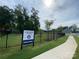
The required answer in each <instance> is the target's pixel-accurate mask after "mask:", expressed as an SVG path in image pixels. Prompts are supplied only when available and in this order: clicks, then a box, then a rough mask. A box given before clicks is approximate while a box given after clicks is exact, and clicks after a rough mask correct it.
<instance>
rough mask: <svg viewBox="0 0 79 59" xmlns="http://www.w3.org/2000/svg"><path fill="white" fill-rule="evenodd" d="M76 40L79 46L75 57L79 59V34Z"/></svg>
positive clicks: (74, 58)
mask: <svg viewBox="0 0 79 59" xmlns="http://www.w3.org/2000/svg"><path fill="white" fill-rule="evenodd" d="M75 40H76V42H77V44H78V46H77V49H76V52H75V55H74V57H73V59H79V36H75Z"/></svg>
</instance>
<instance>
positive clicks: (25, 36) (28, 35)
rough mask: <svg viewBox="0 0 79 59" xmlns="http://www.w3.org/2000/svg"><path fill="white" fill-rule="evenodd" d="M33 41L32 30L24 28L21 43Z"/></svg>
mask: <svg viewBox="0 0 79 59" xmlns="http://www.w3.org/2000/svg"><path fill="white" fill-rule="evenodd" d="M33 41H34V31H33V30H24V32H23V44H29V43H33Z"/></svg>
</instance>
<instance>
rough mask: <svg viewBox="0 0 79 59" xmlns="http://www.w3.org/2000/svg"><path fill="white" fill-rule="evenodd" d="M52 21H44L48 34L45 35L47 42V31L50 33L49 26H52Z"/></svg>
mask: <svg viewBox="0 0 79 59" xmlns="http://www.w3.org/2000/svg"><path fill="white" fill-rule="evenodd" d="M53 22H54V21H53V20H50V21H49V20H46V21H45V27H46V30H47V32H48V34H47V37H48V39H47V40H49V31H50V26H51V25H52V24H53Z"/></svg>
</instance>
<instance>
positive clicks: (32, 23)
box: [15, 5, 39, 33]
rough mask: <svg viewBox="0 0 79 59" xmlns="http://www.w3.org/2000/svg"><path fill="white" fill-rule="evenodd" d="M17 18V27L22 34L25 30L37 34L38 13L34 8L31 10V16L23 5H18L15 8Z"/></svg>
mask: <svg viewBox="0 0 79 59" xmlns="http://www.w3.org/2000/svg"><path fill="white" fill-rule="evenodd" d="M15 17H16V25H17V26H16V27H17V29H18V30H19V31H20V32H22V31H23V29H26V30H35V33H36V31H37V30H38V29H39V17H38V11H37V10H35V9H34V8H32V10H31V15H28V12H27V9H26V8H24V7H22V6H21V5H18V6H16V8H15ZM28 25H29V26H28Z"/></svg>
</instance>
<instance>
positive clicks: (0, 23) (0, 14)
mask: <svg viewBox="0 0 79 59" xmlns="http://www.w3.org/2000/svg"><path fill="white" fill-rule="evenodd" d="M13 21H14V20H13V10H12V9H10V8H8V7H7V6H0V30H10V29H11V28H12V25H13Z"/></svg>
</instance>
